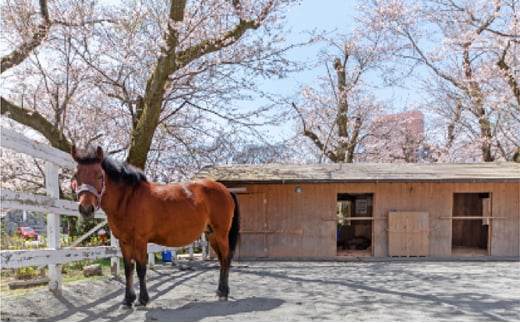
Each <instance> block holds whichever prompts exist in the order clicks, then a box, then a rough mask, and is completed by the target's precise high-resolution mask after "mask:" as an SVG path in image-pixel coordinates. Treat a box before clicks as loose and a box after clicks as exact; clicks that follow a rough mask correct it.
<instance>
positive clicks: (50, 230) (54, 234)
mask: <svg viewBox="0 0 520 323" xmlns="http://www.w3.org/2000/svg"><path fill="white" fill-rule="evenodd" d="M45 189H46V192H47V195H48V196H49V197H52V198H59V197H60V187H59V178H58V166H56V165H55V164H53V163H51V162H46V163H45ZM47 247H48V248H49V249H54V250H58V249H60V216H59V214H54V213H48V214H47ZM61 287H62V281H61V265H58V264H49V290H50V291H52V292H53V293H54V294H56V295H61Z"/></svg>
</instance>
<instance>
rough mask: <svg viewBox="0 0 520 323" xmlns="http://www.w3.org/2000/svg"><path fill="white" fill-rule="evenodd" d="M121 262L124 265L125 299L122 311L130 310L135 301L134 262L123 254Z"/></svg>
mask: <svg viewBox="0 0 520 323" xmlns="http://www.w3.org/2000/svg"><path fill="white" fill-rule="evenodd" d="M123 262H124V265H125V279H126V285H125V299H124V300H123V305H122V306H121V307H122V308H123V309H129V308H132V304H133V302H134V301H135V299H136V296H135V291H134V262H133V261H132V259H130V258H129V257H125V256H124V253H123Z"/></svg>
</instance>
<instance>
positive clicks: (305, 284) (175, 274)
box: [1, 259, 520, 322]
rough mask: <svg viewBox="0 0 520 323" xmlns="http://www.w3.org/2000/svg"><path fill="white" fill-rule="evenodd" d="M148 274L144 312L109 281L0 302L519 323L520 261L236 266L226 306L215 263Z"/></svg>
mask: <svg viewBox="0 0 520 323" xmlns="http://www.w3.org/2000/svg"><path fill="white" fill-rule="evenodd" d="M180 269H182V270H180ZM147 276H148V291H149V293H150V298H151V301H150V303H149V304H148V306H147V309H146V310H138V311H136V310H122V309H120V303H121V301H122V300H123V295H124V281H123V278H119V279H115V278H109V277H104V278H98V279H89V280H83V281H77V282H73V283H68V284H64V286H63V293H62V296H60V297H57V296H54V294H52V293H51V292H49V291H48V290H47V289H46V288H43V289H38V290H32V291H28V292H26V293H24V294H22V295H12V296H3V295H2V298H1V320H2V321H134V322H135V321H138V322H144V321H520V262H518V261H428V260H417V261H404V260H395V259H393V260H391V261H387V260H386V261H385V260H380V261H347V262H301V261H299V262H275V261H254V262H245V261H238V262H234V266H233V268H232V271H231V274H230V279H229V281H230V288H231V295H230V300H229V301H228V302H219V301H218V300H217V298H216V296H215V293H214V291H215V289H216V284H217V280H218V265H217V262H215V261H192V262H182V263H181V266H180V267H175V266H166V265H158V266H155V267H154V268H153V269H149V270H148V275H147ZM136 281H137V279H136ZM136 288H137V286H136Z"/></svg>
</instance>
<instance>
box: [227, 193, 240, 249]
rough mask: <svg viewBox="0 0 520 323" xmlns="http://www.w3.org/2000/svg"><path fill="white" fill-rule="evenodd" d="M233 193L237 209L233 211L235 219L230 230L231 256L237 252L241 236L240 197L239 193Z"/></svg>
mask: <svg viewBox="0 0 520 323" xmlns="http://www.w3.org/2000/svg"><path fill="white" fill-rule="evenodd" d="M229 193H231V197H232V198H233V201H234V202H235V211H234V213H233V221H232V222H231V229H230V230H229V235H228V239H229V251H230V253H231V257H233V253H234V252H235V249H236V247H237V244H238V240H239V238H240V207H239V205H238V198H237V195H236V194H235V193H233V192H229Z"/></svg>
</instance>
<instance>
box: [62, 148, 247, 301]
mask: <svg viewBox="0 0 520 323" xmlns="http://www.w3.org/2000/svg"><path fill="white" fill-rule="evenodd" d="M71 155H72V158H73V159H74V160H75V161H76V162H77V168H76V170H75V174H74V176H75V182H73V187H74V189H75V190H76V194H77V199H78V203H79V213H80V214H81V215H82V216H83V218H84V219H85V220H89V219H92V218H93V217H94V213H95V211H96V209H98V208H102V209H103V211H104V212H105V214H106V215H107V219H108V223H109V225H110V230H112V234H113V235H114V236H115V237H116V238H117V239H119V243H120V246H121V252H122V254H123V260H124V265H125V277H126V292H125V298H124V301H123V306H124V307H127V308H130V307H132V303H133V302H134V301H135V299H136V294H135V291H134V288H133V276H134V263H135V268H136V269H137V276H138V277H139V287H140V291H139V299H138V300H137V302H136V303H135V306H136V307H142V306H146V304H147V303H148V300H149V296H148V291H147V289H146V259H147V243H148V242H153V243H156V244H160V245H163V246H170V247H181V246H185V245H187V244H189V243H191V242H193V241H195V240H196V239H198V238H199V237H200V235H201V234H202V232H205V233H206V236H207V240H208V241H209V242H210V244H211V247H212V248H213V250H214V251H215V253H216V254H217V256H218V259H219V261H220V279H219V284H218V289H217V295H218V296H219V299H220V300H227V297H228V295H229V286H228V276H229V268H230V265H231V259H232V257H233V252H234V249H235V247H236V244H237V241H238V234H239V208H238V201H237V198H236V196H235V195H234V194H233V193H231V192H229V190H228V189H227V188H226V187H225V186H224V185H222V184H220V183H217V182H215V181H212V180H200V181H192V182H186V183H179V184H166V185H162V184H156V183H151V182H149V181H148V180H147V179H146V176H145V174H144V173H143V171H142V170H140V169H137V168H135V167H133V166H131V165H129V164H126V163H122V162H118V161H115V160H113V159H112V158H108V157H107V158H105V157H104V154H103V150H102V149H101V147H98V148H97V149H96V150H93V149H90V150H88V151H79V150H78V149H76V147H75V146H73V147H72V150H71Z"/></svg>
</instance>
